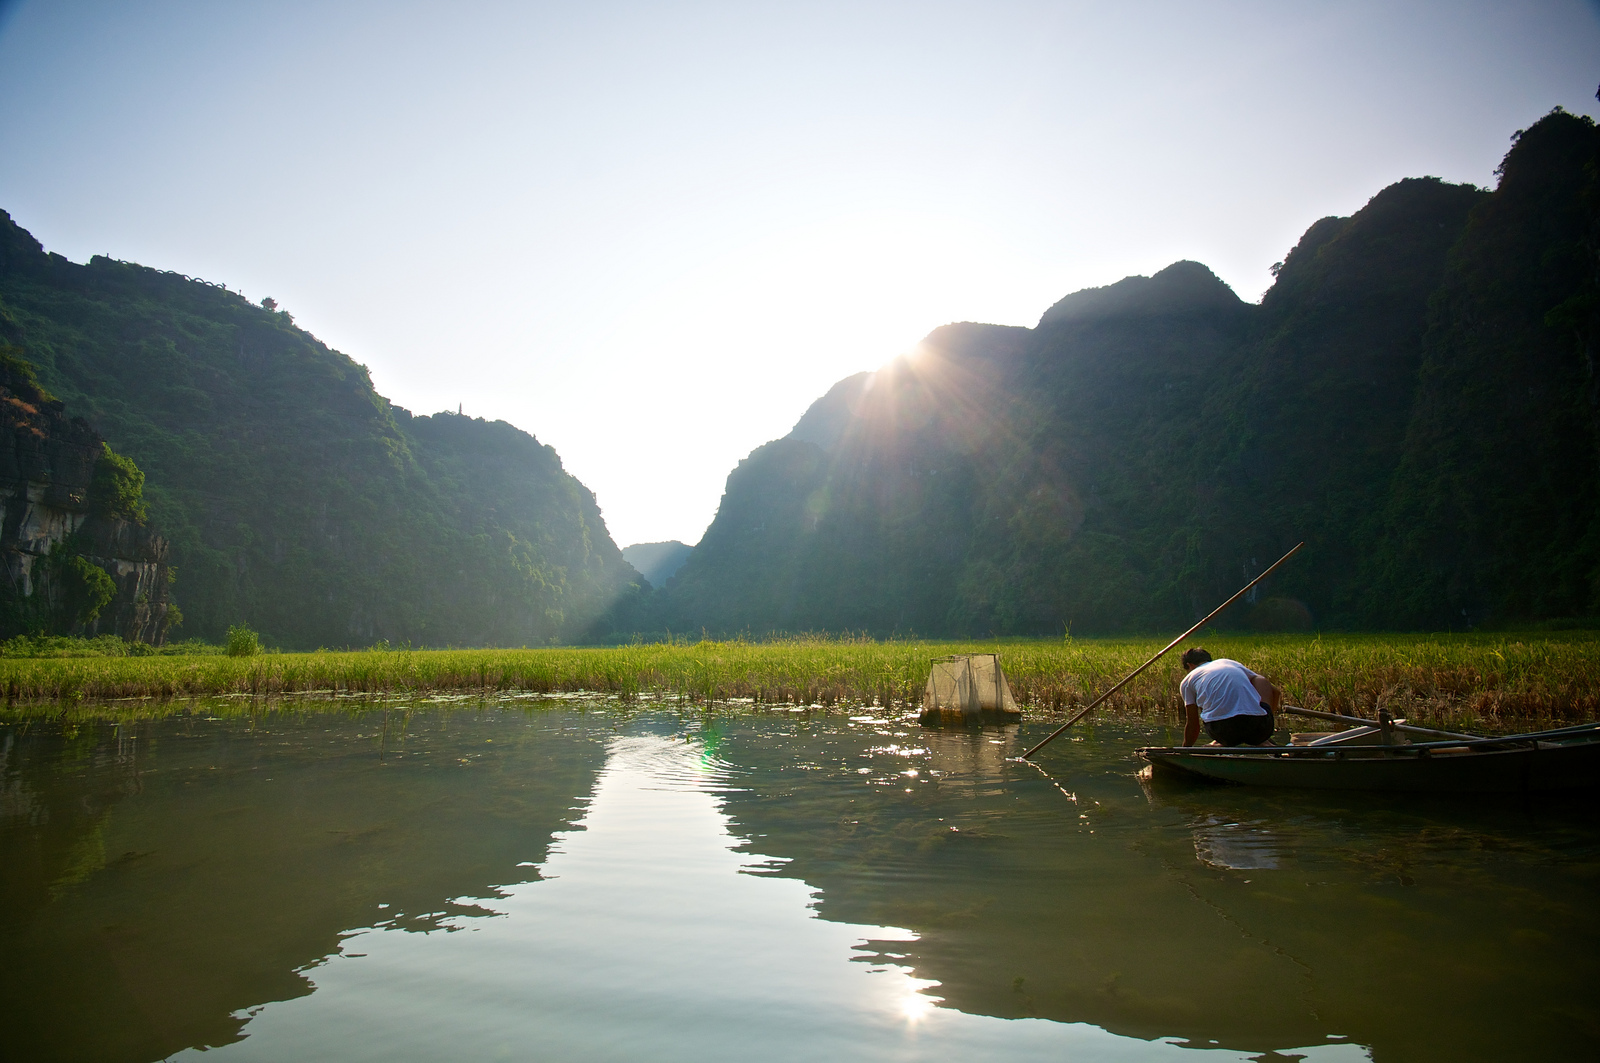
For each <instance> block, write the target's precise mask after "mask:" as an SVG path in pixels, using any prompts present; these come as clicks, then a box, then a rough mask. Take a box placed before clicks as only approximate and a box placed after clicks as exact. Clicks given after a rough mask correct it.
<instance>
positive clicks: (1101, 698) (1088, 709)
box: [1022, 543, 1305, 760]
mask: <svg viewBox="0 0 1600 1063" xmlns="http://www.w3.org/2000/svg"><path fill="white" fill-rule="evenodd" d="M1304 545H1305V543H1299V544H1297V545H1296V546H1295V548H1294V549H1293V550H1290V551H1289V552H1288V553H1287V554H1284V555H1283V556H1282V557H1280V558H1278V560H1277V561H1275V562H1273V565H1272V567H1271V568H1269V569H1267V570H1266V571H1265V572H1263V573H1261V575H1259V576H1257V577H1256V578H1255V579H1253V580H1251V581H1250V582H1249V583H1246V584H1245V585H1244V586H1243V587H1241V588H1240V589H1239V593H1238V594H1235V595H1234V596H1233V597H1232V598H1229V599H1228V600H1227V601H1225V602H1223V603H1222V604H1221V605H1219V606H1217V607H1216V608H1215V609H1213V610H1211V612H1209V613H1207V614H1206V617H1205V619H1204V620H1202V621H1200V622H1199V623H1198V624H1196V625H1195V626H1194V627H1192V628H1190V629H1189V630H1188V631H1185V632H1184V633H1183V634H1181V635H1179V636H1178V637H1177V638H1175V639H1173V640H1172V641H1171V642H1169V643H1167V644H1166V645H1165V646H1163V647H1162V648H1161V651H1160V652H1159V653H1157V654H1156V655H1155V656H1154V657H1152V658H1150V659H1149V660H1148V661H1146V662H1144V663H1143V664H1141V665H1140V666H1139V667H1137V668H1135V669H1134V670H1133V671H1131V672H1129V673H1128V674H1127V675H1125V676H1123V677H1122V681H1121V682H1120V683H1118V684H1117V685H1116V686H1114V687H1112V688H1111V689H1110V690H1108V691H1106V692H1105V693H1104V694H1101V695H1100V696H1099V697H1097V698H1095V699H1094V700H1093V701H1091V702H1089V704H1088V706H1087V707H1086V708H1085V709H1084V710H1083V711H1082V712H1080V713H1078V715H1076V716H1074V717H1073V718H1072V719H1070V720H1068V721H1067V722H1066V723H1064V724H1062V725H1061V726H1060V727H1057V728H1056V729H1055V730H1054V731H1051V732H1050V734H1049V736H1048V737H1047V738H1045V740H1044V741H1043V742H1040V743H1039V744H1038V745H1036V746H1034V747H1033V748H1032V749H1030V750H1028V751H1027V752H1026V753H1024V754H1022V759H1023V760H1027V759H1029V758H1030V757H1032V756H1033V755H1034V754H1035V753H1037V752H1039V750H1041V749H1043V748H1044V747H1045V746H1047V745H1049V744H1050V743H1051V742H1054V741H1055V739H1056V735H1058V734H1060V733H1061V732H1062V731H1065V730H1066V729H1067V728H1068V727H1071V726H1072V725H1073V724H1075V723H1077V722H1078V721H1079V720H1081V719H1083V718H1084V717H1085V716H1087V715H1089V713H1091V712H1093V711H1094V708H1095V706H1097V705H1099V704H1100V703H1101V702H1102V701H1104V700H1106V699H1107V698H1109V697H1110V696H1111V695H1113V694H1115V693H1116V692H1117V691H1119V690H1121V689H1122V688H1123V687H1125V686H1127V685H1128V682H1129V681H1130V680H1131V679H1133V677H1134V676H1136V675H1138V674H1139V673H1140V672H1142V671H1144V670H1145V669H1146V668H1149V667H1150V666H1151V665H1152V664H1155V663H1156V662H1157V661H1159V660H1160V659H1161V658H1162V656H1163V655H1165V654H1166V652H1167V651H1168V650H1170V649H1172V647H1174V646H1176V645H1177V644H1178V643H1180V642H1182V641H1183V640H1184V639H1186V638H1188V637H1189V636H1190V635H1193V634H1194V633H1195V632H1196V631H1199V630H1200V629H1201V628H1203V627H1205V626H1206V625H1207V624H1209V623H1210V622H1211V619H1212V617H1214V616H1216V615H1217V614H1218V613H1220V612H1222V611H1223V610H1224V609H1226V608H1228V606H1230V605H1232V604H1233V603H1234V602H1236V601H1238V600H1239V599H1240V598H1242V597H1244V595H1245V592H1246V591H1248V590H1249V589H1250V588H1251V587H1254V586H1255V585H1256V584H1257V583H1260V582H1261V581H1262V580H1264V579H1266V578H1267V577H1268V576H1270V575H1272V574H1273V572H1275V571H1277V568H1278V566H1279V565H1281V564H1283V563H1284V562H1285V561H1287V560H1289V559H1290V558H1291V557H1293V556H1294V555H1295V553H1296V552H1298V551H1299V549H1300V547H1302V546H1304Z"/></svg>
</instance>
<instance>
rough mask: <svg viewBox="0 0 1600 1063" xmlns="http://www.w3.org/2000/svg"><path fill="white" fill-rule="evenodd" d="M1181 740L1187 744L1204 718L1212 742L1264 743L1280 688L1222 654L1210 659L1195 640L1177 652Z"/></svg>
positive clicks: (1267, 742)
mask: <svg viewBox="0 0 1600 1063" xmlns="http://www.w3.org/2000/svg"><path fill="white" fill-rule="evenodd" d="M1183 671H1184V673H1185V674H1184V677H1183V681H1182V682H1180V683H1179V684H1178V693H1179V694H1181V695H1182V696H1183V707H1184V711H1185V712H1186V713H1187V714H1188V715H1187V718H1186V719H1185V720H1184V724H1183V744H1184V745H1186V746H1192V745H1194V744H1195V740H1196V739H1198V738H1199V737H1200V725H1201V724H1202V723H1204V724H1205V728H1206V734H1208V735H1210V736H1211V737H1212V738H1213V739H1214V741H1213V742H1212V743H1211V744H1212V745H1215V746H1270V745H1271V744H1272V732H1273V730H1274V729H1275V728H1276V727H1277V723H1276V721H1275V720H1274V719H1273V714H1274V713H1276V712H1277V711H1278V710H1279V708H1281V707H1282V705H1283V691H1281V690H1279V689H1278V688H1277V687H1275V686H1273V685H1272V684H1271V683H1269V682H1268V681H1267V677H1266V676H1263V675H1258V674H1257V673H1255V672H1252V671H1251V670H1250V669H1248V668H1246V667H1245V666H1244V665H1242V664H1240V663H1239V662H1238V661H1230V660H1228V659H1227V658H1226V657H1224V658H1222V659H1221V660H1219V661H1213V660H1212V659H1211V654H1209V653H1207V652H1206V651H1205V650H1203V649H1201V648H1200V647H1198V646H1195V647H1193V648H1192V649H1188V650H1185V651H1184V652H1183Z"/></svg>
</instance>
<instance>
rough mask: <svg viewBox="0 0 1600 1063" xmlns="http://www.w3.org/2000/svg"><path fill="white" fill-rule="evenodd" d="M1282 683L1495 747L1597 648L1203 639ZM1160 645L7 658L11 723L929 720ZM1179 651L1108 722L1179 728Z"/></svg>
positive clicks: (1111, 704)
mask: <svg viewBox="0 0 1600 1063" xmlns="http://www.w3.org/2000/svg"><path fill="white" fill-rule="evenodd" d="M1196 641H1197V642H1203V644H1204V645H1205V646H1206V647H1207V648H1208V649H1210V650H1211V651H1212V652H1213V653H1214V654H1215V655H1217V656H1219V657H1221V656H1227V657H1234V658H1236V659H1238V660H1242V661H1244V662H1246V663H1247V664H1249V665H1250V666H1251V667H1252V668H1255V669H1256V670H1257V671H1260V672H1263V673H1265V674H1267V675H1269V676H1271V677H1272V678H1273V679H1274V681H1276V682H1277V683H1278V684H1279V685H1280V686H1282V687H1283V688H1284V689H1285V691H1286V693H1287V697H1288V700H1289V701H1290V703H1292V704H1299V705H1303V706H1305V707H1307V708H1321V709H1327V710H1330V711H1335V712H1346V713H1349V712H1354V713H1358V714H1362V713H1370V712H1372V711H1373V710H1375V709H1376V708H1377V707H1379V706H1386V707H1388V708H1389V709H1390V710H1391V711H1393V712H1394V713H1395V715H1397V716H1404V717H1408V718H1410V719H1412V720H1414V721H1417V722H1428V723H1433V724H1440V725H1455V726H1459V727H1466V726H1475V727H1479V728H1486V729H1496V728H1502V729H1511V728H1521V727H1525V726H1527V725H1530V724H1542V723H1564V722H1581V721H1588V720H1594V719H1600V654H1597V652H1596V651H1597V650H1600V633H1594V632H1559V633H1549V634H1522V635H1493V634H1464V635H1322V636H1296V635H1275V636H1206V637H1205V638H1204V639H1197V640H1196ZM1161 645H1162V641H1161V640H1156V639H1073V640H1066V641H1061V640H1050V641H1044V640H1031V641H1030V640H1000V641H972V642H895V641H890V642H875V641H872V640H868V639H852V640H834V639H826V638H815V639H811V638H798V639H790V640H784V641H776V642H745V641H731V642H700V643H696V644H666V643H663V644H646V645H634V646H619V647H608V648H553V649H483V650H398V651H384V650H367V651H357V652H317V653H273V654H265V655H257V656H244V657H229V656H221V655H215V654H213V655H205V656H148V657H80V658H0V694H3V696H4V698H5V700H6V702H7V704H8V705H9V706H10V711H12V712H13V713H16V712H24V711H27V710H28V708H29V707H30V706H31V707H33V708H34V709H35V710H38V709H46V708H48V707H49V706H52V705H58V704H60V703H80V704H81V703H83V702H90V701H94V702H98V701H109V700H114V699H124V698H142V699H158V700H161V699H173V698H201V697H212V696H247V697H254V698H293V697H316V696H330V695H358V696H360V695H365V696H374V697H377V696H404V697H415V696H426V695H432V694H442V693H477V694H498V693H512V692H527V693H538V694H555V693H563V692H577V691H587V692H593V693H597V694H604V695H609V696H615V697H618V698H620V699H622V700H624V701H629V700H635V699H638V698H640V697H665V698H671V699H675V700H677V701H680V702H686V703H691V704H701V705H707V704H717V703H723V704H727V703H739V702H748V703H753V704H766V705H790V706H793V705H814V706H874V705H876V706H890V707H897V708H903V707H906V706H910V705H915V704H917V703H919V702H920V699H921V695H922V688H923V685H924V683H926V681H927V677H928V670H929V662H930V660H931V659H932V658H933V657H936V656H939V655H941V654H947V653H989V652H995V653H999V654H1000V655H1001V661H1002V664H1003V665H1004V667H1005V670H1006V674H1007V676H1008V677H1009V678H1010V680H1011V685H1012V689H1013V690H1014V691H1015V693H1016V695H1017V699H1018V700H1019V701H1020V702H1021V703H1022V705H1023V706H1024V709H1025V711H1028V712H1030V713H1037V714H1041V715H1055V714H1061V713H1065V712H1070V711H1072V710H1074V709H1075V708H1077V707H1080V706H1082V705H1084V704H1086V703H1087V702H1088V701H1089V700H1090V699H1092V698H1093V697H1094V696H1095V695H1096V694H1098V693H1099V692H1100V691H1102V690H1104V689H1105V688H1106V687H1107V686H1109V685H1110V684H1112V683H1114V682H1115V681H1116V680H1117V679H1119V678H1121V677H1122V676H1123V675H1124V674H1126V673H1127V672H1129V671H1131V670H1132V669H1133V668H1134V667H1136V666H1137V665H1138V664H1139V663H1140V662H1142V661H1143V660H1144V659H1145V658H1146V657H1148V656H1149V655H1150V654H1151V653H1153V652H1154V651H1155V650H1157V649H1159V648H1160V646H1161ZM1176 656H1177V651H1174V653H1173V654H1172V655H1171V656H1170V657H1169V658H1168V659H1163V660H1162V661H1161V662H1160V663H1159V664H1157V665H1156V666H1155V667H1153V668H1152V669H1150V671H1148V672H1147V673H1145V674H1144V675H1142V676H1140V677H1139V678H1138V679H1136V680H1135V681H1134V682H1133V683H1131V684H1129V686H1127V687H1125V688H1124V689H1123V690H1121V691H1119V692H1118V693H1117V694H1116V695H1115V696H1114V697H1113V698H1112V699H1111V700H1110V701H1108V702H1107V704H1106V706H1105V710H1106V711H1107V712H1108V713H1114V714H1117V715H1130V714H1131V715H1138V716H1146V715H1150V714H1160V715H1164V716H1169V717H1170V716H1175V715H1176V714H1177V713H1178V712H1179V711H1180V710H1181V705H1180V704H1179V701H1178V697H1177V681H1178V676H1179V667H1178V663H1177V660H1176Z"/></svg>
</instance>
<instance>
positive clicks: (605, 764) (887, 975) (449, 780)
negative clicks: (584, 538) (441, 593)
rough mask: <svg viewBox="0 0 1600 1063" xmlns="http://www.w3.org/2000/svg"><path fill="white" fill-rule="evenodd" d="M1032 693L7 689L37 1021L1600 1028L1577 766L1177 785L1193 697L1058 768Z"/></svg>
mask: <svg viewBox="0 0 1600 1063" xmlns="http://www.w3.org/2000/svg"><path fill="white" fill-rule="evenodd" d="M119 715H120V717H121V718H120V721H119V720H118V719H117V717H118V716H119ZM1045 727H1046V725H1045V724H1044V723H1043V722H1040V723H1034V722H1028V723H1025V724H1024V725H1023V726H1022V727H1020V728H1018V727H1011V728H1007V729H1003V730H989V731H970V732H965V731H963V732H930V731H925V730H923V729H921V728H920V727H918V726H916V724H915V723H914V721H912V720H911V719H909V718H907V717H906V715H905V714H904V713H899V712H883V711H877V712H869V711H863V710H860V709H856V710H845V711H832V712H830V711H819V710H806V711H779V710H757V709H747V710H745V711H742V712H739V713H735V714H728V715H724V714H719V713H714V712H713V713H706V712H703V711H675V710H673V709H671V708H669V707H663V706H651V705H641V704H635V705H631V706H629V705H623V704H620V703H606V702H530V701H501V702H495V701H486V702H470V703H460V704H456V705H454V706H453V707H452V706H450V705H438V704H433V705H429V704H426V703H410V704H401V703H393V704H390V705H388V706H387V707H386V708H362V707H359V706H339V705H333V704H329V703H327V702H319V703H313V704H298V705H296V704H285V705H281V706H280V707H279V708H278V709H276V710H272V711H262V712H257V713H254V714H242V713H241V714H233V715H226V716H223V715H210V714H208V713H207V712H205V711H203V710H202V711H196V712H182V713H177V714H173V715H168V716H165V717H159V718H150V717H146V718H135V717H134V716H132V715H129V714H125V713H123V714H119V713H118V712H117V711H116V710H115V709H102V710H100V711H99V712H92V711H88V710H87V709H85V710H83V711H80V712H79V713H77V714H75V715H73V716H70V717H69V716H63V715H61V714H56V715H53V716H35V717H31V718H27V719H19V718H14V719H12V720H11V721H10V722H8V723H5V724H4V725H0V751H3V752H0V757H3V759H0V795H3V804H0V889H3V897H4V903H3V904H0V922H3V925H0V999H4V1000H6V1002H7V1013H8V1016H9V1018H8V1023H7V1025H8V1029H7V1036H6V1040H7V1045H8V1051H10V1052H13V1053H16V1057H17V1058H27V1059H36V1060H48V1059H63V1060H66V1059H73V1060H81V1059H102V1060H129V1061H133V1060H138V1061H147V1060H157V1059H164V1058H169V1057H177V1058H187V1056H188V1055H189V1054H191V1053H196V1052H198V1051H199V1050H200V1049H202V1048H206V1049H208V1051H207V1052H206V1058H208V1059H210V1058H214V1057H216V1056H218V1055H219V1054H220V1058H222V1059H224V1060H226V1059H229V1058H233V1057H237V1058H239V1059H262V1060H281V1059H320V1060H356V1059H380V1058H381V1059H385V1060H394V1059H401V1060H406V1059H416V1060H435V1059H437V1060H444V1059H449V1060H477V1059H483V1060H489V1059H541V1060H563V1059H572V1060H579V1059H582V1060H643V1059H649V1060H680V1059H681V1060H697V1061H698V1060H720V1059H727V1060H733V1059H740V1060H743V1059H749V1058H763V1059H769V1060H789V1059H793V1060H814V1059H819V1058H832V1059H849V1060H854V1059H863V1060H876V1059H895V1060H900V1059H930V1060H932V1059H948V1058H970V1059H1007V1060H1028V1059H1052V1060H1054V1059H1060V1058H1063V1057H1067V1056H1070V1057H1071V1058H1075V1059H1083V1060H1112V1059H1117V1060H1122V1059H1140V1060H1142V1059H1160V1058H1170V1059H1174V1060H1182V1059H1192V1058H1201V1057H1204V1058H1207V1059H1210V1058H1218V1059H1234V1060H1242V1059H1257V1058H1270V1059H1276V1058H1297V1057H1303V1058H1308V1059H1313V1060H1322V1059H1327V1060H1341V1059H1352V1060H1354V1059H1365V1058H1375V1059H1379V1060H1384V1059H1406V1060H1452V1061H1459V1060H1469V1059H1484V1060H1489V1059H1505V1058H1552V1059H1555V1058H1577V1057H1579V1056H1580V1055H1583V1054H1585V1053H1586V1050H1587V1048H1588V1047H1589V1046H1592V1044H1593V1043H1594V1039H1595V1037H1596V1035H1597V1032H1600V1004H1597V1003H1596V999H1597V998H1596V997H1595V994H1594V992H1593V986H1594V985H1595V984H1596V981H1597V977H1600V948H1597V946H1600V912H1597V910H1596V909H1595V906H1594V904H1593V900H1594V898H1595V896H1597V895H1600V827H1597V826H1596V825H1595V821H1594V818H1593V815H1592V807H1593V798H1592V797H1590V796H1583V795H1580V796H1572V797H1557V798H1550V799H1541V800H1537V801H1531V802H1528V801H1520V800H1514V799H1513V800H1507V799H1505V798H1492V799H1473V798H1460V797H1456V798H1450V799H1439V798H1431V797H1413V796H1392V795H1391V796H1376V795H1350V794H1340V795H1326V794H1305V793H1271V792H1252V791H1248V790H1239V789H1211V788H1207V789H1199V790H1195V789H1178V790H1151V789H1148V788H1146V786H1144V785H1143V784H1141V782H1140V781H1139V780H1138V779H1137V778H1136V777H1135V775H1134V772H1135V769H1136V767H1137V765H1136V763H1135V762H1134V761H1132V760H1131V759H1130V758H1129V756H1128V752H1129V750H1131V748H1132V747H1133V746H1135V745H1137V744H1142V743H1146V742H1149V741H1165V740H1167V733H1166V732H1165V730H1164V729H1162V728H1160V727H1158V726H1157V725H1153V724H1141V723H1139V722H1138V721H1130V720H1123V721H1116V722H1109V723H1100V724H1095V725H1091V726H1089V727H1087V728H1085V729H1084V730H1083V731H1082V732H1081V733H1075V734H1072V735H1071V736H1070V737H1069V738H1065V739H1063V740H1062V741H1060V742H1058V743H1057V744H1056V745H1055V746H1052V747H1051V751H1050V753H1049V754H1048V755H1047V756H1044V757H1042V758H1041V761H1042V763H1041V765H1040V766H1038V767H1035V766H1032V765H1028V764H1024V763H1019V762H1016V761H1014V760H1011V759H1008V757H1012V756H1014V755H1015V754H1016V752H1018V750H1019V749H1020V748H1025V743H1027V742H1029V741H1030V740H1034V739H1036V738H1037V737H1039V736H1040V735H1042V734H1043V733H1044V732H1045ZM1271 1053H1278V1055H1272V1054H1271ZM1197 1054H1198V1055H1197Z"/></svg>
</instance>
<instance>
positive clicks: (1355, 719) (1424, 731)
mask: <svg viewBox="0 0 1600 1063" xmlns="http://www.w3.org/2000/svg"><path fill="white" fill-rule="evenodd" d="M1278 711H1279V712H1292V713H1294V714H1295V715H1297V716H1315V717H1317V718H1318V719H1319V720H1337V721H1338V722H1339V723H1348V724H1351V725H1352V726H1356V727H1378V726H1380V723H1379V721H1377V720H1363V719H1362V718H1361V717H1359V716H1341V715H1340V714H1339V713H1337V712H1323V711H1322V710H1321V709H1302V708H1300V706H1298V705H1285V706H1284V707H1283V708H1281V709H1279V710H1278ZM1390 726H1391V727H1393V728H1394V729H1395V730H1396V731H1405V732H1407V733H1408V734H1414V735H1443V736H1444V737H1445V738H1463V739H1466V740H1467V741H1469V742H1476V741H1479V740H1480V739H1482V738H1483V737H1485V736H1483V735H1464V734H1458V733H1456V732H1455V731H1440V730H1437V729H1436V728H1433V727H1418V726H1416V725H1415V724H1410V723H1394V724H1390Z"/></svg>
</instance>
